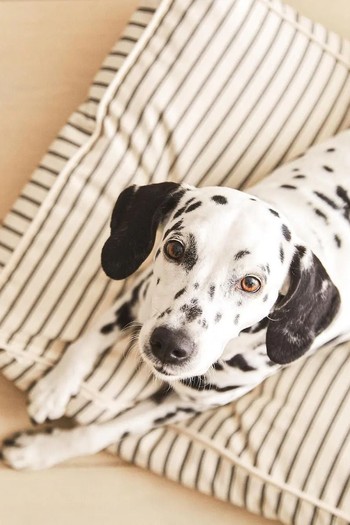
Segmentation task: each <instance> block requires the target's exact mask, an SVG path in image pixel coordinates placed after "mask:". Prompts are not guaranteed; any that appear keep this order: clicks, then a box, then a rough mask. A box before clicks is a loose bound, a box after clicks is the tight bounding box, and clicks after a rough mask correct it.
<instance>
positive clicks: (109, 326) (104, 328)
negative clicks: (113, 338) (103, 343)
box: [100, 323, 116, 335]
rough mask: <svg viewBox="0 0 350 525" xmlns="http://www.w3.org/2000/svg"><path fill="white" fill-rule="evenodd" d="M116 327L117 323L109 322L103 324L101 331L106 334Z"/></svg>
mask: <svg viewBox="0 0 350 525" xmlns="http://www.w3.org/2000/svg"><path fill="white" fill-rule="evenodd" d="M115 327H116V323H108V324H105V325H104V326H102V328H101V329H100V332H101V334H104V335H106V334H110V333H111V332H113V330H114V329H115Z"/></svg>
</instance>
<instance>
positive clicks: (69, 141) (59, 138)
mask: <svg viewBox="0 0 350 525" xmlns="http://www.w3.org/2000/svg"><path fill="white" fill-rule="evenodd" d="M77 113H78V111H77ZM56 140H61V141H62V142H67V144H70V145H71V146H74V147H75V148H80V147H81V146H82V144H81V143H78V142H74V141H73V140H72V139H69V138H68V137H64V136H63V135H58V136H57V137H56Z"/></svg>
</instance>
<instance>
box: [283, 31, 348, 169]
mask: <svg viewBox="0 0 350 525" xmlns="http://www.w3.org/2000/svg"><path fill="white" fill-rule="evenodd" d="M327 38H328V35H327ZM324 57H325V58H326V60H328V59H329V55H328V53H326V52H323V53H322V59H323V58H324ZM338 65H339V63H338V62H337V61H336V60H335V61H334V64H333V67H332V69H331V70H330V71H329V74H328V77H327V78H326V80H325V81H324V84H323V88H322V90H321V92H320V94H319V95H318V98H317V100H315V102H314V104H313V105H312V106H310V110H309V111H308V112H307V113H304V115H305V117H304V120H303V121H302V122H301V123H300V125H299V129H298V131H297V133H296V134H295V135H294V138H293V140H292V141H291V142H290V144H289V147H288V149H287V150H286V151H285V152H284V153H283V155H282V156H281V157H280V158H279V159H278V161H276V163H275V164H276V166H278V165H279V164H281V163H283V162H284V161H285V160H286V159H287V158H288V156H289V153H290V151H291V150H292V148H293V147H294V145H295V143H296V142H297V141H298V139H299V135H300V133H302V131H303V129H304V127H305V125H306V123H307V122H308V120H310V119H311V117H312V114H313V113H315V112H319V104H320V101H322V98H323V96H324V94H325V93H326V91H327V88H328V86H329V83H330V80H331V79H332V77H333V75H334V71H335V69H336V67H337V66H338ZM315 72H316V71H315ZM303 95H304V93H303ZM300 98H301V97H300ZM331 111H332V107H331V108H330V110H329V112H331ZM328 115H329V113H328ZM327 118H328V116H327V117H326V118H325V120H327ZM323 124H324V123H323ZM323 124H321V126H319V125H318V126H317V131H316V135H315V136H314V137H313V138H312V139H311V140H309V143H310V144H314V143H315V142H317V137H318V136H319V132H320V131H321V129H322V127H323Z"/></svg>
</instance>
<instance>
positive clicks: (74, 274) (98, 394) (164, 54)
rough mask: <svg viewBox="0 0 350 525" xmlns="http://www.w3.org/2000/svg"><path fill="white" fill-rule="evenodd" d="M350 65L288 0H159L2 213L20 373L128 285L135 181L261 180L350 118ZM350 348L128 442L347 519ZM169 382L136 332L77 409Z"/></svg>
mask: <svg viewBox="0 0 350 525" xmlns="http://www.w3.org/2000/svg"><path fill="white" fill-rule="evenodd" d="M158 4H159V6H158ZM349 64H350V45H349V42H347V41H345V40H344V39H341V38H340V37H339V36H337V35H336V34H334V33H331V32H329V31H327V30H325V29H324V28H323V27H322V26H320V25H318V24H315V23H313V22H311V21H310V20H308V19H306V18H304V17H300V16H299V15H298V14H297V13H296V12H295V11H293V10H292V9H291V8H289V7H288V6H286V5H285V4H282V3H280V2H279V1H277V0H162V1H161V2H160V1H158V2H157V1H148V2H144V3H143V5H142V6H141V7H140V9H139V10H138V11H137V12H136V13H135V14H134V16H133V17H132V19H131V21H130V23H129V25H128V27H127V29H126V31H125V33H124V36H123V37H122V39H121V40H120V41H119V42H118V43H117V45H116V46H115V47H114V49H113V50H112V52H111V53H110V55H109V56H108V57H107V58H106V60H105V62H104V64H103V66H102V68H101V70H100V71H99V73H98V74H97V76H96V78H95V81H94V83H93V85H92V87H91V90H90V95H89V98H88V99H87V101H86V102H85V103H84V104H83V105H82V106H80V108H79V109H78V110H77V111H76V112H75V113H74V114H73V115H72V117H71V119H70V120H69V122H68V123H67V125H66V126H65V127H64V128H63V130H62V131H61V132H60V134H59V136H58V138H57V140H56V141H55V142H54V143H53V144H52V146H51V147H50V149H49V151H48V153H47V155H46V156H45V157H44V159H43V161H42V163H41V164H40V166H39V168H38V169H37V170H36V171H35V173H34V175H33V179H32V181H31V182H30V183H29V184H28V185H27V186H26V188H25V189H24V190H23V193H22V195H21V197H20V199H19V200H18V201H17V202H16V203H15V205H14V208H13V210H12V211H11V212H10V214H9V215H8V216H7V217H6V219H5V225H4V227H3V228H2V229H1V232H0V263H1V265H2V266H3V269H2V272H1V274H0V345H1V348H2V351H1V352H0V368H1V369H2V371H3V373H4V374H5V375H6V376H7V377H8V378H10V379H12V380H13V381H15V383H16V384H17V385H18V386H19V387H20V388H22V389H28V388H30V387H31V386H32V385H33V384H34V383H35V382H36V381H37V380H38V378H40V377H41V376H42V374H43V373H45V372H46V371H47V370H48V369H49V368H50V367H51V366H52V364H53V363H55V362H56V361H57V360H58V359H59V357H60V355H61V354H62V352H63V351H64V349H65V348H66V346H67V344H69V342H70V341H72V340H74V339H76V338H77V337H78V336H79V334H80V333H82V332H83V331H84V330H85V329H86V327H87V326H88V325H89V324H90V323H91V322H93V320H94V318H95V317H96V316H98V315H99V313H100V312H101V311H103V310H104V309H106V308H107V306H108V305H109V304H110V303H111V302H112V301H113V300H114V299H115V297H116V296H118V295H119V294H120V293H122V292H123V290H125V288H126V287H127V286H128V283H111V282H109V281H108V279H107V278H106V277H105V276H104V275H103V274H102V272H101V270H100V266H99V254H100V250H101V246H102V242H103V240H104V239H105V238H106V235H107V230H108V223H109V216H110V212H111V209H112V206H113V203H114V201H115V199H116V197H117V195H118V194H119V193H120V191H121V190H122V189H123V188H124V187H126V186H127V185H129V184H131V183H138V184H145V183H148V182H159V181H164V180H166V179H168V178H170V179H171V180H175V181H178V182H180V181H186V182H188V183H192V184H197V185H208V184H215V185H219V184H225V185H230V186H233V187H238V188H245V187H246V186H247V185H249V184H252V183H254V182H256V181H258V180H260V179H261V178H262V177H263V176H264V175H265V174H267V173H268V172H269V171H271V170H272V169H274V168H275V167H276V166H277V165H278V164H279V163H281V162H282V161H285V160H288V159H290V158H293V157H295V156H296V155H298V154H300V153H301V152H302V151H304V150H305V149H306V148H307V147H308V146H309V145H311V144H313V143H315V142H319V141H321V140H322V139H324V138H326V137H328V136H331V135H333V134H335V133H337V132H338V131H339V130H341V129H344V128H346V127H347V126H348V124H349V122H350V113H349V111H348V108H349V100H350V75H349ZM349 351H350V347H349V346H343V347H341V348H340V349H337V351H333V349H328V350H325V351H324V352H320V353H319V354H317V356H315V357H314V358H312V359H310V360H308V361H303V362H301V363H300V364H299V363H298V364H297V365H295V366H294V367H291V368H290V369H287V370H285V371H284V372H283V373H281V374H279V375H277V376H274V377H272V378H270V379H269V380H268V381H266V382H265V383H264V384H263V385H262V386H260V387H259V388H257V389H255V390H254V391H253V392H251V393H250V394H248V395H246V396H244V397H243V398H242V399H241V400H239V401H238V402H237V403H236V404H234V405H230V406H227V407H223V408H221V409H220V410H216V411H215V412H214V413H209V412H208V413H206V414H203V415H201V416H197V417H196V418H194V419H192V420H191V421H189V422H188V423H187V424H183V425H179V426H177V427H171V428H164V429H157V430H155V431H152V432H150V433H149V434H147V435H146V436H143V437H142V438H141V439H140V438H126V439H125V440H124V441H123V442H122V443H121V444H118V445H117V446H116V447H114V449H113V451H114V452H117V453H118V454H120V455H121V457H123V458H125V459H127V460H128V461H132V462H135V463H136V464H138V465H141V466H143V467H146V468H150V469H152V470H153V471H155V472H158V473H160V474H163V475H166V476H168V477H170V478H171V479H175V480H178V481H179V482H181V483H184V484H185V485H187V486H190V487H194V488H197V489H198V490H202V491H204V492H206V493H210V494H213V495H215V496H217V497H220V498H223V499H227V500H229V501H232V502H234V503H235V504H238V505H244V506H246V507H247V508H248V509H250V510H251V511H253V512H258V513H262V514H263V515H265V516H269V517H275V518H278V519H279V520H281V521H282V522H284V523H298V524H300V525H305V523H314V524H317V525H318V524H323V523H332V524H333V525H334V524H337V525H340V524H343V523H345V522H346V521H350V517H349V516H350V508H349V499H350V497H349V467H348V465H349V461H346V458H349V452H350V450H349V440H350V438H349V426H348V425H349V418H348V417H347V418H346V414H349V408H350V407H349V398H348V396H347V394H348V390H349V377H350V374H349V372H350V370H349V366H350V365H349V362H350V360H349ZM157 388H158V385H157V383H156V382H155V381H154V380H153V379H152V378H150V377H149V373H148V371H147V370H146V369H145V367H144V366H143V365H142V364H140V363H139V360H138V357H137V355H136V353H135V352H134V351H133V347H132V343H131V342H130V341H129V340H128V338H127V337H125V339H124V340H123V341H121V342H119V343H118V344H117V345H115V346H114V347H113V348H111V349H110V350H108V351H107V352H106V353H105V354H104V355H103V356H102V357H101V359H100V361H99V363H98V364H97V366H96V368H95V370H94V371H93V372H92V373H91V374H90V376H89V377H88V378H86V381H85V384H84V386H83V388H82V390H81V392H80V394H79V395H78V396H77V397H76V398H75V399H73V400H72V401H71V403H70V405H69V407H68V411H67V414H68V415H71V416H75V417H76V418H77V420H78V421H79V422H81V423H88V422H91V421H103V420H107V419H110V418H112V417H114V416H115V415H116V414H117V413H118V412H120V410H123V409H124V408H125V407H127V406H130V405H131V404H133V403H134V402H135V400H138V399H142V398H145V397H148V396H149V395H150V394H151V393H152V392H154V391H155V390H156V389H157ZM256 469H257V470H256ZM283 480H285V481H286V482H287V484H288V486H287V487H284V486H283ZM293 487H295V488H296V491H295V490H294V489H293ZM298 489H299V490H301V491H304V492H305V493H298ZM293 490H294V493H293V494H291V493H290V491H293ZM312 498H314V499H312ZM315 498H316V499H315ZM317 498H320V499H321V500H323V503H322V501H318V500H317ZM307 499H309V500H310V499H311V501H306V500H307ZM325 502H326V503H325ZM327 505H328V508H326V509H325V508H324V507H325V506H326V507H327ZM346 505H348V506H347V507H346ZM335 507H338V508H340V509H343V512H345V511H347V512H348V518H344V516H343V518H344V519H341V518H340V517H338V518H336V514H337V511H336V509H335ZM322 509H323V510H322ZM332 513H333V514H332ZM338 514H339V516H340V515H341V511H339V513H338Z"/></svg>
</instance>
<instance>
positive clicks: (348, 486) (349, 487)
mask: <svg viewBox="0 0 350 525" xmlns="http://www.w3.org/2000/svg"><path fill="white" fill-rule="evenodd" d="M347 492H350V475H349V476H348V477H347V479H346V480H345V483H344V485H343V487H342V490H341V492H340V496H339V498H338V500H337V503H336V504H335V508H336V509H340V508H341V507H342V503H343V501H345V495H346V493H347ZM347 501H348V500H347ZM336 519H337V518H336V517H335V516H333V517H332V520H331V522H330V525H333V523H334V522H335V520H336ZM338 523H339V522H338Z"/></svg>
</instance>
